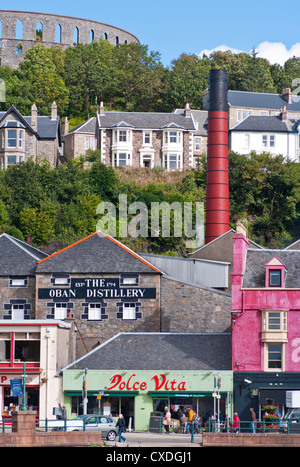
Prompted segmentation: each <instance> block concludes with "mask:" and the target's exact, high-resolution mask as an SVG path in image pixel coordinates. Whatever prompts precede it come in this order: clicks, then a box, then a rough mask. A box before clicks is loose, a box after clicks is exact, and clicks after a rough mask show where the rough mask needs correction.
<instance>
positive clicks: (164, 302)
mask: <svg viewBox="0 0 300 467" xmlns="http://www.w3.org/2000/svg"><path fill="white" fill-rule="evenodd" d="M230 326H231V297H230V294H227V293H225V292H219V291H215V290H213V289H203V288H200V287H197V286H195V285H192V284H187V283H184V282H179V281H177V280H174V279H171V278H168V277H166V276H163V277H162V279H161V331H162V332H228V331H229V330H230Z"/></svg>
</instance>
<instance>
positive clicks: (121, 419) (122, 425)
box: [116, 413, 126, 443]
mask: <svg viewBox="0 0 300 467" xmlns="http://www.w3.org/2000/svg"><path fill="white" fill-rule="evenodd" d="M116 426H117V427H119V443H121V442H122V440H123V441H124V442H125V441H126V438H124V436H122V432H123V430H124V428H125V420H124V417H123V415H122V414H121V413H120V414H119V419H118V421H117V425H116Z"/></svg>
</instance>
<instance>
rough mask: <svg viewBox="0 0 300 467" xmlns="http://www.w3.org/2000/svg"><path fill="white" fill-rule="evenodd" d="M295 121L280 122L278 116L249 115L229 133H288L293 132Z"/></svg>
mask: <svg viewBox="0 0 300 467" xmlns="http://www.w3.org/2000/svg"><path fill="white" fill-rule="evenodd" d="M294 127H295V120H290V119H287V120H281V118H280V116H262V115H249V116H248V117H247V118H245V120H243V121H242V122H241V123H238V124H237V125H235V126H234V127H233V128H231V130H230V131H261V132H262V131H266V132H277V133H288V132H290V131H294Z"/></svg>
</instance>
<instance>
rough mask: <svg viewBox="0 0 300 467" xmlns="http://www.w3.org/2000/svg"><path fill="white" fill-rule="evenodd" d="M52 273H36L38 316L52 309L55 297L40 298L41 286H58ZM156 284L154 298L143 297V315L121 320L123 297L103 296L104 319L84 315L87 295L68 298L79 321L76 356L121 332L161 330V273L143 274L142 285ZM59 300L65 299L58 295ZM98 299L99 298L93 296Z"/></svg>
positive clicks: (46, 315) (111, 276) (140, 283)
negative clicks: (119, 313) (86, 317)
mask: <svg viewBox="0 0 300 467" xmlns="http://www.w3.org/2000/svg"><path fill="white" fill-rule="evenodd" d="M51 277H52V275H51V274H37V276H36V316H35V317H36V319H47V317H48V318H49V315H50V313H51V307H52V305H51V301H53V299H47V300H44V299H43V300H42V299H39V298H38V289H39V288H56V287H53V285H52V284H51ZM71 277H73V278H76V279H80V278H86V277H88V278H95V279H101V278H107V277H109V278H112V279H113V278H119V277H120V276H119V275H113V274H106V275H103V274H97V275H95V274H85V275H84V274H76V275H75V274H74V275H71ZM143 287H145V288H156V298H155V299H140V300H139V302H140V303H141V305H140V309H139V311H140V312H141V317H140V318H138V319H136V320H122V319H120V318H118V316H117V313H118V302H120V299H118V298H116V299H104V300H103V303H105V305H104V306H105V316H106V317H105V318H104V319H102V320H101V321H100V320H99V321H96V320H95V321H92V320H88V319H83V317H82V315H83V314H84V313H85V304H84V302H85V301H86V300H85V299H82V298H81V299H74V298H72V299H69V302H70V303H71V308H70V311H71V312H72V317H73V319H75V321H76V326H77V327H78V330H79V332H78V333H77V342H76V358H79V357H81V356H82V355H84V354H85V353H86V349H85V345H86V347H87V349H88V351H90V350H92V348H93V347H94V346H95V345H97V344H99V343H101V344H102V343H103V342H105V341H107V340H108V339H110V338H111V337H113V336H115V335H116V334H118V333H119V332H159V331H160V274H140V275H139V288H143ZM56 301H57V302H60V301H64V300H59V299H56ZM91 301H93V302H96V301H97V300H91Z"/></svg>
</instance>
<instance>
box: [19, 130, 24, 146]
mask: <svg viewBox="0 0 300 467" xmlns="http://www.w3.org/2000/svg"><path fill="white" fill-rule="evenodd" d="M22 147H23V131H21V130H19V148H22Z"/></svg>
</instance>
